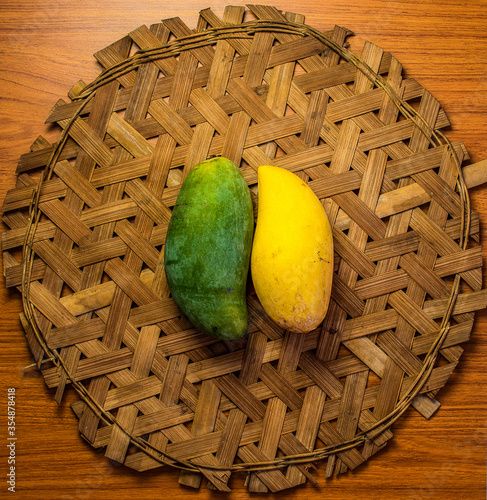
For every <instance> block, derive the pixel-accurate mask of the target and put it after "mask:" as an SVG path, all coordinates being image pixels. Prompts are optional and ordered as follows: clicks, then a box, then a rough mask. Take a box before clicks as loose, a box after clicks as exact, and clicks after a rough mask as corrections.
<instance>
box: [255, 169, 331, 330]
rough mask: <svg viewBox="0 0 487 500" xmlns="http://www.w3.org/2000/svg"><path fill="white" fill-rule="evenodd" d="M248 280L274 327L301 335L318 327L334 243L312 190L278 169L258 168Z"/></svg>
mask: <svg viewBox="0 0 487 500" xmlns="http://www.w3.org/2000/svg"><path fill="white" fill-rule="evenodd" d="M251 275H252V281H253V284H254V288H255V292H256V294H257V297H258V299H259V300H260V302H261V304H262V307H263V308H264V310H265V311H266V313H267V314H268V315H269V316H270V318H271V319H272V320H273V321H275V322H276V323H277V324H278V325H280V326H281V327H283V328H284V329H286V330H289V331H292V332H300V333H306V332H310V331H312V330H314V329H315V328H317V326H318V325H319V324H320V323H321V322H322V321H323V319H324V317H325V315H326V312H327V310H328V306H329V301H330V294H331V287H332V281H333V237H332V230H331V227H330V223H329V221H328V218H327V216H326V212H325V210H324V208H323V205H322V204H321V202H320V200H319V199H318V198H317V196H316V195H315V193H314V192H313V191H312V189H311V188H310V187H309V186H308V185H307V184H306V183H305V182H304V181H303V180H302V179H300V178H299V177H298V176H297V175H295V174H293V173H292V172H290V171H288V170H285V169H283V168H280V167H275V166H270V165H262V166H260V167H259V168H258V215H257V225H256V229H255V234H254V240H253V246H252V254H251Z"/></svg>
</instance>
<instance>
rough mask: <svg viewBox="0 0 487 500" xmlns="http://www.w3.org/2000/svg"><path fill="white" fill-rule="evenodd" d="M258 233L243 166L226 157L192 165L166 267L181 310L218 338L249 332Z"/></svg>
mask: <svg viewBox="0 0 487 500" xmlns="http://www.w3.org/2000/svg"><path fill="white" fill-rule="evenodd" d="M253 232H254V214H253V207H252V200H251V196H250V191H249V188H248V186H247V183H246V182H245V179H244V178H243V176H242V174H241V172H240V170H239V169H238V168H237V167H236V166H235V165H234V164H233V163H232V162H231V161H230V160H228V159H226V158H223V157H218V158H212V159H210V160H206V161H204V162H201V163H199V164H198V165H196V166H195V167H193V168H192V169H191V170H190V171H189V173H188V175H187V177H186V179H185V180H184V182H183V184H182V186H181V190H180V192H179V195H178V198H177V201H176V204H175V206H174V209H173V212H172V215H171V219H170V221H169V226H168V230H167V236H166V243H165V248H164V266H165V272H166V278H167V282H168V285H169V290H170V292H171V295H172V297H173V299H174V301H175V302H176V304H177V305H178V306H179V308H180V309H181V311H182V313H183V314H184V315H185V316H186V317H187V318H188V319H189V321H190V322H191V323H192V324H193V326H195V327H196V328H198V329H199V330H200V331H202V332H204V333H206V334H208V335H211V336H213V337H215V338H218V339H225V340H233V339H236V338H239V337H242V336H243V335H244V334H245V333H246V331H247V326H248V311H247V301H246V298H247V295H246V294H247V276H248V271H249V265H250V251H251V248H252V236H253Z"/></svg>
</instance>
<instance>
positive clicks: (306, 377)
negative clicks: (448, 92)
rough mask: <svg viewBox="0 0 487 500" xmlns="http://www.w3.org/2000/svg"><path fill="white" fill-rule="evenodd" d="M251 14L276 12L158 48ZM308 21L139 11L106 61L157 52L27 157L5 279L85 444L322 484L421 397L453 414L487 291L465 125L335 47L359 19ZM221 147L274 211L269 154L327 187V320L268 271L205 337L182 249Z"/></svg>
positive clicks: (193, 474) (404, 82)
mask: <svg viewBox="0 0 487 500" xmlns="http://www.w3.org/2000/svg"><path fill="white" fill-rule="evenodd" d="M249 17H250V18H251V19H256V20H260V21H268V22H270V23H272V22H275V23H276V24H275V25H274V28H273V29H271V28H268V29H267V28H266V29H257V30H249V31H248V33H247V34H245V36H244V35H242V34H239V35H238V36H237V35H235V36H231V35H228V36H225V37H221V38H216V39H215V40H213V41H211V43H207V41H205V43H194V44H193V45H191V48H188V47H185V48H184V50H180V51H178V52H177V53H175V54H174V55H169V56H165V57H153V58H150V54H151V51H152V50H153V49H154V50H156V49H161V50H162V48H164V47H167V46H171V45H170V44H171V43H174V41H178V40H179V41H180V42H181V45H182V46H184V45H185V44H186V45H188V44H189V43H192V42H193V41H194V40H195V39H194V38H192V37H194V35H195V34H201V36H202V39H203V37H204V36H205V33H206V32H210V30H212V29H216V30H218V29H229V28H231V26H232V25H235V26H239V29H241V27H242V26H244V25H242V24H241V23H242V22H243V21H244V20H246V19H247V18H249ZM303 22H304V17H303V16H302V15H300V14H293V13H286V14H283V13H282V12H280V11H278V10H277V9H275V8H273V7H269V6H255V5H250V6H248V10H246V9H244V8H243V7H227V8H226V9H225V12H224V15H223V17H222V19H219V18H218V17H217V16H216V15H215V14H214V13H213V12H212V11H211V10H204V11H202V12H201V13H200V17H199V19H198V22H197V27H196V29H195V30H191V29H190V28H188V27H187V26H186V25H185V24H184V23H183V22H182V21H181V20H180V19H177V18H174V19H166V20H164V21H162V22H161V23H158V24H155V25H153V26H150V27H149V28H147V27H145V26H142V27H140V28H138V29H136V30H134V31H133V32H131V33H129V34H128V35H127V36H125V37H124V38H122V39H121V40H119V41H117V42H115V43H113V44H112V45H110V46H108V47H106V48H104V49H103V50H101V51H100V52H98V53H97V54H95V57H96V59H97V61H98V62H99V63H100V65H101V66H102V67H103V68H104V70H106V71H107V72H110V71H111V70H113V69H114V68H115V69H116V68H118V67H123V65H124V63H125V62H127V61H129V62H131V61H133V60H134V57H137V54H135V56H134V52H135V51H137V50H140V49H142V53H143V55H144V56H147V57H146V58H145V59H141V62H139V63H137V65H133V66H130V65H128V66H127V67H126V69H125V70H124V71H119V72H118V73H117V72H116V71H115V72H114V73H113V78H107V79H106V80H103V81H101V83H100V85H98V86H96V91H94V92H91V89H92V88H93V86H90V85H88V86H87V85H86V84H85V83H83V82H79V83H78V84H77V85H76V86H75V87H74V88H73V89H72V90H71V92H70V93H69V97H70V101H69V102H66V101H64V100H61V101H59V102H58V103H57V104H56V105H55V106H54V108H53V110H52V112H51V114H50V116H49V117H48V120H47V122H48V123H52V124H57V125H58V126H59V127H60V128H61V129H62V130H64V131H65V136H64V137H65V142H63V144H62V147H58V148H57V149H56V144H50V143H49V142H48V141H46V140H45V139H44V138H42V137H39V138H38V139H37V140H36V141H35V142H34V144H33V145H32V147H31V151H30V152H28V153H26V154H24V155H23V156H22V157H21V159H20V161H19V165H18V181H17V186H16V188H15V189H13V190H12V191H10V192H9V193H8V194H7V197H6V199H5V201H4V205H3V220H4V221H5V223H6V224H7V225H8V227H9V230H8V231H6V232H5V233H4V234H3V235H2V245H3V251H4V272H5V279H6V283H7V286H10V287H18V288H22V289H23V290H25V289H26V287H27V290H28V294H26V293H25V292H24V300H25V301H26V303H27V305H28V306H29V307H28V309H27V310H28V311H32V317H31V318H30V317H29V315H28V313H27V310H26V313H25V314H23V315H22V320H23V324H24V328H25V330H26V336H27V339H28V341H29V346H30V349H31V351H32V354H33V356H34V358H35V359H36V361H37V362H38V363H39V365H41V366H42V371H43V375H44V378H45V382H46V384H47V386H48V387H50V388H53V389H55V390H56V398H57V399H58V400H59V401H60V400H61V397H62V394H63V392H64V389H65V387H66V385H67V384H70V383H72V384H73V385H75V387H76V389H77V390H78V391H79V393H80V396H81V398H80V400H79V401H78V402H77V403H76V404H75V405H73V409H74V411H75V413H76V415H77V416H78V418H79V431H80V433H81V434H82V435H83V437H84V438H85V439H86V440H87V441H88V442H89V443H91V445H92V446H94V447H96V448H104V449H105V455H106V456H107V457H109V458H111V459H113V460H116V461H119V462H121V463H124V464H125V465H126V466H128V467H131V468H133V469H136V470H139V471H143V470H148V469H152V468H156V467H161V465H164V464H168V465H173V466H177V467H180V468H181V469H182V470H181V475H180V482H181V483H182V484H185V485H188V486H193V487H199V486H200V484H201V482H202V479H203V478H206V480H207V484H208V487H210V488H216V489H219V490H222V491H229V490H230V486H229V481H230V477H231V474H232V473H233V472H234V471H238V470H243V471H246V472H247V473H248V476H247V486H248V489H249V491H252V492H267V491H272V492H274V491H279V490H283V489H287V488H291V487H294V486H296V485H299V484H302V483H304V482H306V481H307V480H310V481H313V482H314V481H315V480H314V478H313V476H312V475H311V474H310V471H309V466H310V464H311V463H312V462H313V461H315V460H327V466H326V474H327V475H328V476H331V475H333V474H335V473H343V472H346V471H347V470H349V469H354V468H356V467H357V466H359V465H360V464H361V463H363V462H364V461H366V460H367V459H369V458H370V457H371V456H372V455H374V454H375V453H376V452H377V451H379V450H380V449H382V448H383V447H384V446H385V445H386V444H387V442H388V440H389V439H390V438H391V437H392V431H391V428H390V427H391V424H392V423H393V421H394V420H395V418H397V417H399V416H400V414H401V412H402V410H404V409H405V408H407V407H408V406H410V405H412V406H413V407H414V408H415V409H416V410H417V411H419V412H420V413H421V414H422V415H424V416H425V417H426V418H429V417H430V416H431V415H432V414H433V413H434V412H435V411H436V409H437V408H438V407H439V402H438V401H437V399H436V398H435V396H436V394H437V392H438V391H439V389H441V387H443V386H444V385H445V383H446V382H447V381H448V378H449V377H450V375H451V373H452V372H453V370H454V368H455V366H456V365H457V363H458V361H459V358H460V356H461V354H462V348H461V346H460V344H461V343H463V342H466V341H468V339H469V336H470V332H471V329H472V326H473V322H474V314H475V310H478V309H481V308H483V307H485V306H486V302H487V300H486V294H485V293H484V290H483V287H482V273H481V269H482V254H481V248H480V245H479V244H478V239H479V238H478V233H479V221H478V216H477V214H475V213H470V212H469V208H468V205H467V207H465V200H464V199H463V198H462V192H461V188H460V189H457V184H458V183H459V181H461V179H459V169H458V165H456V163H455V161H453V158H452V149H453V150H454V152H455V155H456V158H457V160H458V161H459V162H460V163H461V162H463V161H465V160H468V153H467V151H466V150H465V147H464V146H463V144H462V143H455V144H452V145H448V144H435V143H433V141H432V136H431V132H432V131H437V130H440V129H442V128H444V127H447V126H448V124H449V122H448V118H447V116H446V114H445V112H444V111H443V110H442V108H441V106H440V104H439V103H438V102H437V100H436V99H435V98H434V97H433V96H432V95H431V94H430V93H429V92H428V91H427V90H426V89H424V88H422V87H421V86H420V85H419V84H418V83H417V82H416V81H414V80H413V79H409V78H408V79H404V78H403V76H402V66H401V64H400V63H399V61H397V60H396V59H395V58H394V57H393V56H392V55H391V54H389V53H387V52H384V51H383V50H382V49H381V48H379V47H377V46H376V45H373V44H371V43H366V44H365V46H364V47H363V51H362V53H361V55H360V58H359V60H360V61H361V62H362V63H363V64H364V67H365V68H367V70H370V71H371V72H373V74H376V75H379V76H380V77H381V78H382V79H383V81H385V82H386V83H387V88H388V89H392V90H393V92H394V94H393V95H396V96H398V98H399V99H401V100H402V101H403V102H405V103H407V104H408V106H410V107H411V109H412V110H414V111H415V112H416V113H417V115H418V116H419V117H420V124H419V125H418V123H414V121H413V120H412V119H410V118H409V117H408V116H405V115H404V114H403V113H400V110H399V109H398V106H397V102H394V98H393V96H391V94H390V93H389V92H388V91H387V90H385V89H384V88H382V87H381V86H380V85H378V84H376V83H374V81H371V79H370V75H369V76H367V75H366V74H365V73H364V71H360V70H359V69H358V68H357V67H356V65H355V64H352V62H350V61H347V60H344V58H343V57H342V55H341V54H340V52H338V51H336V50H333V48H331V47H343V46H344V45H345V43H346V39H347V37H348V36H349V35H350V34H351V33H350V32H349V31H348V30H346V29H344V28H341V27H338V26H336V27H334V28H333V29H331V30H330V31H328V32H325V33H323V36H324V37H326V39H327V40H329V41H330V43H329V44H328V45H326V44H324V43H323V40H320V38H317V37H313V36H300V35H299V34H296V33H292V32H290V31H286V30H285V29H284V25H285V23H291V24H292V25H294V24H298V23H303ZM278 23H283V29H279V24H278ZM262 26H265V25H262ZM229 33H231V31H229ZM239 33H240V32H239ZM104 74H105V73H104ZM95 84H96V82H95ZM88 95H89V99H86V98H85V96H88ZM421 124H422V125H421ZM428 131H430V132H428ZM58 146H59V145H58ZM53 154H55V155H56V156H55V157H54V161H53ZM212 155H222V156H225V157H227V158H229V159H231V160H232V161H233V162H234V163H235V164H236V165H237V166H239V168H240V169H241V171H242V173H243V175H244V177H245V179H246V180H247V183H248V185H249V187H250V188H251V192H252V195H253V201H254V204H255V209H257V167H258V166H259V165H261V164H273V165H277V166H281V167H283V168H287V169H289V170H291V171H293V172H295V173H297V174H298V175H299V176H300V177H301V178H302V179H303V180H305V181H306V182H307V183H308V184H309V185H310V187H312V189H313V190H314V192H315V193H316V194H317V196H318V197H319V198H320V199H321V200H322V203H323V206H324V207H325V210H326V212H327V214H328V217H329V219H330V222H331V223H332V226H333V237H334V244H335V270H334V285H333V293H332V300H331V305H330V309H329V312H328V314H327V317H326V318H325V320H324V322H323V324H322V325H321V326H320V328H319V329H317V330H316V331H314V332H311V333H310V334H308V335H299V334H293V333H290V332H286V331H283V330H282V329H281V328H279V327H278V326H276V325H275V324H274V323H273V322H272V321H271V320H270V319H269V318H268V317H267V316H266V314H265V312H264V311H263V309H262V307H261V305H260V303H259V301H258V300H257V298H256V296H255V294H254V293H253V290H252V287H251V284H250V283H249V293H248V308H249V314H250V324H249V329H248V334H247V336H246V337H245V338H243V339H240V340H238V341H234V342H226V343H224V342H221V341H216V340H215V339H212V338H210V337H208V336H206V335H204V334H201V333H200V332H198V331H197V330H196V329H194V328H193V327H192V325H191V324H190V323H189V322H188V321H187V320H186V319H185V318H184V317H182V316H181V313H180V312H179V310H178V308H177V307H176V306H175V304H174V302H173V300H172V298H171V297H170V292H169V289H168V287H167V283H166V280H165V275H164V265H163V262H162V254H163V247H164V240H165V234H166V231H167V226H168V222H169V219H170V216H171V208H172V206H173V205H174V203H175V201H176V197H177V194H178V191H179V187H180V185H181V183H182V181H183V179H184V177H185V175H186V174H187V172H188V171H189V170H190V169H191V167H192V166H194V165H195V164H197V163H198V162H200V161H202V160H204V159H206V158H208V157H210V156H212ZM50 163H52V173H51V175H49V176H48V177H46V178H45V179H44V180H43V182H42V186H41V188H40V190H38V191H36V186H37V185H38V182H39V181H38V172H39V171H45V169H46V166H49V164H50ZM460 186H461V183H460ZM36 193H37V199H36V204H35V207H34V209H35V210H36V213H37V215H38V221H37V224H36V225H35V232H34V231H32V233H31V237H30V240H29V238H27V240H26V234H27V236H29V220H28V219H29V209H30V207H31V203H32V200H33V199H35V197H36ZM465 212H467V225H465V224H466V219H465ZM31 213H32V211H31ZM465 229H466V230H468V232H469V233H470V239H469V242H468V244H464V243H465V242H464V234H463V233H464V231H465ZM26 241H28V245H27V246H26ZM21 248H23V250H24V253H23V255H22V256H20V255H19V249H21ZM26 248H28V249H29V250H30V251H31V254H30V255H31V257H32V258H29V262H28V266H27V265H26V259H27V255H28V254H27V253H26V252H25V250H26ZM26 281H27V283H26ZM455 286H458V287H459V288H458V295H457V296H456V297H455V299H456V300H455V301H454V304H453V303H452V301H451V290H452V288H454V287H455ZM449 305H451V306H453V307H454V309H453V310H452V311H451V314H446V313H445V311H448V307H449ZM32 320H34V322H35V325H36V328H38V332H37V334H36V331H34V329H33V322H32ZM39 333H40V334H41V338H39ZM439 335H440V336H439ZM43 342H44V343H45V346H44V348H43V346H42V344H43ZM46 353H47V355H48V357H51V360H47V361H46V360H45V358H46ZM49 353H50V354H49ZM433 354H434V356H433ZM133 444H135V445H136V446H135V447H134V446H132V445H133Z"/></svg>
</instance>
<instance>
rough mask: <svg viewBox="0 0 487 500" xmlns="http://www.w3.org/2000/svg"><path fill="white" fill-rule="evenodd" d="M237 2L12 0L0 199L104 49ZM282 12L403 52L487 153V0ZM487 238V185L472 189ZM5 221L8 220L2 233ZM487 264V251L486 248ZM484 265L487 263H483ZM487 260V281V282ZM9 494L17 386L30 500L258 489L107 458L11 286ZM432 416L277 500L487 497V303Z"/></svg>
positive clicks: (4, 347)
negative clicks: (58, 385) (36, 353)
mask: <svg viewBox="0 0 487 500" xmlns="http://www.w3.org/2000/svg"><path fill="white" fill-rule="evenodd" d="M225 5H226V3H225V2H220V1H213V2H211V3H207V2H203V1H201V0H187V1H186V2H184V3H182V2H181V3H179V4H178V3H174V2H171V3H169V2H161V1H159V2H156V1H149V0H139V1H137V2H128V1H127V0H113V1H111V2H109V3H108V2H107V3H103V2H99V1H98V2H95V1H93V0H86V1H85V2H74V1H72V0H67V1H63V2H61V1H54V0H47V1H42V2H41V1H33V0H30V1H27V0H16V1H15V2H14V1H12V0H4V1H3V2H2V5H1V6H0V62H1V65H0V82H1V84H0V199H1V200H3V198H4V196H5V194H6V192H7V191H8V190H9V189H11V188H12V187H13V186H14V183H15V169H16V164H17V161H18V159H19V157H20V155H21V154H22V153H25V152H27V151H28V149H29V146H30V145H31V144H32V142H33V141H34V140H35V138H36V137H37V136H38V135H43V136H44V137H46V138H47V139H49V140H55V139H56V138H57V136H58V131H57V130H56V129H51V128H50V127H48V126H46V125H44V121H45V119H46V117H47V116H48V114H49V111H50V110H51V108H52V106H53V105H54V104H55V103H56V101H57V100H58V99H59V98H65V96H66V94H67V92H68V91H69V89H70V88H71V87H72V86H73V85H74V84H75V83H76V82H77V81H78V80H79V79H82V80H84V81H85V82H90V81H91V80H93V79H94V78H95V77H96V76H97V75H98V73H99V71H100V68H99V67H98V65H97V63H96V61H95V59H94V58H93V56H92V54H93V53H94V52H96V51H97V50H99V49H101V48H103V47H105V46H107V45H108V44H110V43H112V42H114V41H116V40H118V39H120V38H121V37H122V36H124V35H125V34H126V33H128V32H130V31H132V30H133V29H135V28H137V27H138V26H140V25H142V24H146V25H150V24H153V23H156V22H159V21H160V20H161V19H166V18H170V17H173V16H179V17H181V18H182V20H183V21H184V22H185V23H187V24H188V25H189V26H191V27H193V26H195V24H196V20H197V16H198V12H199V11H200V10H201V9H203V8H206V7H211V8H212V10H213V11H214V12H215V13H216V14H217V15H219V16H220V15H221V14H222V12H223V9H224V7H225ZM274 5H276V7H278V8H280V9H282V10H284V11H292V12H299V13H301V14H304V15H305V16H306V22H307V23H308V24H310V25H312V26H313V27H315V28H317V29H320V30H325V29H329V28H332V27H333V26H334V25H335V24H338V25H341V26H344V27H346V28H349V29H350V30H352V31H353V32H354V33H355V35H354V36H353V37H351V38H350V44H351V48H352V50H354V51H357V52H359V51H360V48H361V47H362V45H363V43H364V42H365V41H366V40H368V41H371V42H373V43H375V44H377V45H379V46H380V47H382V48H383V49H384V50H387V51H389V52H391V53H392V54H393V55H394V56H395V57H396V58H397V59H398V60H399V61H400V62H401V63H402V64H403V66H404V69H405V73H406V75H407V76H408V77H413V78H415V79H416V80H418V82H419V83H420V84H421V85H422V86H424V87H425V88H426V89H427V90H429V91H430V92H431V93H432V94H433V95H434V96H435V97H436V98H437V99H438V100H439V101H440V103H441V105H442V106H443V108H444V109H445V111H446V113H447V115H448V117H449V119H450V121H451V127H450V129H449V130H448V131H447V135H448V137H449V138H450V139H451V140H461V141H463V142H464V144H465V146H466V148H467V150H468V151H469V154H470V157H471V162H477V161H480V160H483V159H486V158H487V126H486V124H487V59H486V58H485V54H486V53H487V28H486V26H487V7H486V4H485V0H470V1H469V2H468V3H467V2H463V1H460V0H444V1H442V2H437V1H433V0H408V1H393V0H366V1H363V0H348V1H347V2H342V1H338V0H327V1H326V2H319V1H318V0H310V1H304V0H295V1H290V0H281V1H280V2H278V3H277V2H276V3H274ZM471 201H472V206H473V209H474V210H476V211H478V212H479V213H480V220H481V238H482V241H483V243H484V245H485V242H486V241H487V231H486V226H487V185H485V184H484V185H483V186H479V187H476V188H474V189H472V190H471ZM3 229H5V227H4V226H2V230H3ZM483 255H484V261H485V257H486V255H487V252H486V249H485V248H484V250H483ZM484 266H485V264H484ZM485 274H486V273H485V267H484V280H485ZM0 293H1V296H0V300H1V302H2V304H3V307H2V314H1V316H0V318H1V319H0V404H1V406H2V408H3V409H2V412H1V415H2V419H1V421H0V440H1V441H0V471H1V477H2V481H1V482H0V498H8V496H7V495H8V494H9V493H10V492H9V491H8V487H9V484H8V482H7V479H8V477H7V473H8V471H9V468H10V465H9V463H8V458H9V453H10V450H9V448H7V446H6V445H7V444H8V442H9V441H8V440H7V438H8V435H7V430H8V429H7V423H8V421H7V404H8V388H15V394H16V405H15V410H16V412H15V413H16V415H15V424H16V437H17V440H16V441H15V457H14V458H15V467H16V469H15V472H16V484H15V490H16V493H17V494H18V496H19V498H22V499H44V498H49V499H71V498H73V499H77V498H79V499H99V498H108V499H125V498H127V499H129V498H133V497H135V496H136V497H137V498H139V499H146V498H147V499H149V498H151V499H152V498H173V499H186V498H201V499H207V498H210V497H215V496H220V497H221V498H225V499H243V498H249V497H255V495H251V494H249V493H248V491H247V489H246V488H245V486H244V483H243V480H244V478H243V477H235V478H232V480H231V484H230V486H231V487H232V489H233V491H232V492H231V493H229V494H218V493H216V492H214V491H212V490H208V489H206V488H202V489H201V490H192V489H188V488H185V487H182V486H180V485H179V484H178V476H179V471H176V470H172V469H170V468H164V469H162V468H160V469H156V470H154V471H152V472H147V473H137V472H135V471H132V470H129V469H127V468H125V467H122V466H118V465H117V464H115V463H113V462H110V461H109V460H107V459H106V458H105V457H104V456H103V453H100V452H97V451H95V450H94V449H93V448H92V447H91V446H90V445H89V444H87V443H85V442H84V441H83V440H82V439H81V437H80V435H79V433H78V429H77V419H76V417H75V416H74V414H73V413H72V411H71V409H70V407H69V403H70V401H72V400H74V399H75V398H74V396H73V394H71V393H69V391H68V393H67V394H66V395H65V398H64V400H63V403H62V404H61V405H59V406H58V405H57V404H56V403H55V401H54V392H53V391H50V390H48V389H47V388H46V386H45V384H44V380H43V378H42V377H41V375H40V374H39V373H38V372H37V370H36V369H33V368H27V367H28V366H29V365H30V364H31V363H32V359H31V356H30V353H29V350H28V347H27V344H26V342H25V340H24V337H23V333H22V329H21V325H20V322H19V318H18V315H19V312H20V311H21V308H22V304H21V298H20V295H19V294H18V293H16V292H15V291H13V290H6V289H5V285H4V283H3V280H2V283H1V285H0ZM464 348H465V352H464V354H463V356H462V358H461V360H460V363H459V365H458V367H457V369H456V370H455V372H454V374H453V376H452V377H451V378H450V380H449V382H448V383H447V386H446V387H445V388H444V389H442V390H441V392H440V394H439V395H438V399H439V400H440V402H441V403H442V406H441V408H440V409H439V410H438V412H436V413H435V414H434V416H433V417H432V418H431V419H430V420H429V421H428V420H426V419H424V418H423V417H422V416H420V415H419V414H418V413H417V412H415V411H414V410H411V411H408V412H407V413H406V414H405V415H404V416H403V418H402V419H400V420H399V421H398V422H397V423H396V424H395V425H394V427H393V429H392V430H393V432H394V434H395V437H394V438H393V439H392V440H391V441H390V443H389V444H388V446H387V447H386V448H385V449H384V450H382V451H381V452H380V453H378V454H377V455H376V456H375V457H374V458H372V459H371V460H369V461H367V463H366V464H364V465H363V466H361V467H359V468H357V469H356V470H355V471H354V472H353V473H348V474H346V475H343V476H340V477H335V478H331V479H326V480H325V479H323V477H324V469H323V466H321V467H320V466H318V471H317V472H316V473H315V474H314V475H315V477H317V478H318V479H319V485H318V486H313V485H312V484H310V483H308V484H306V485H305V486H303V487H299V488H296V489H293V490H289V491H284V492H281V493H279V494H268V495H267V497H270V498H277V497H279V498H289V499H291V498H292V499H304V498H320V499H328V498H334V499H345V498H347V499H348V498H360V499H375V500H380V499H386V498H387V499H391V498H392V499H440V498H441V499H443V500H449V499H455V500H456V499H460V498H462V499H463V498H465V499H484V498H486V445H487V382H486V381H487V313H486V312H485V311H482V312H479V313H478V314H477V316H476V325H475V327H474V329H473V332H472V337H471V340H470V342H469V343H468V344H466V345H465V346H464Z"/></svg>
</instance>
